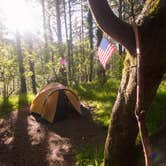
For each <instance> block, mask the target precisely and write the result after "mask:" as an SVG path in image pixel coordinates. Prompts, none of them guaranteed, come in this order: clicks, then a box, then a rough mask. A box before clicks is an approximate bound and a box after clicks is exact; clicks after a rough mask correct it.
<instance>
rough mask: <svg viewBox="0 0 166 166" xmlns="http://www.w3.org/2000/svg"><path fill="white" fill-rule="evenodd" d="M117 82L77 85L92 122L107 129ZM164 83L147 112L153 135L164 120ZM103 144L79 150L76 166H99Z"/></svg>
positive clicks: (165, 95)
mask: <svg viewBox="0 0 166 166" xmlns="http://www.w3.org/2000/svg"><path fill="white" fill-rule="evenodd" d="M118 86H119V81H117V80H110V81H108V82H106V83H105V84H104V85H102V84H100V83H98V82H92V83H86V84H81V85H77V86H76V87H75V89H76V90H77V92H78V94H79V96H80V98H81V99H82V100H85V101H86V102H87V103H88V104H89V105H91V106H92V107H93V108H94V120H96V121H97V122H99V123H100V124H101V125H102V126H104V127H106V128H107V127H108V124H109V121H110V114H111V110H112V107H113V104H114V101H115V99H116V95H117V92H118ZM165 101H166V81H163V82H162V83H161V85H160V87H159V89H158V92H157V96H156V98H155V100H154V102H153V104H152V106H151V108H150V110H149V112H148V116H147V127H148V130H149V132H150V133H153V132H154V131H155V130H156V129H157V128H159V127H160V125H161V124H162V123H164V122H165V119H166V111H165V108H166V102H165ZM103 149H104V143H102V144H101V145H98V146H97V147H96V146H93V145H91V146H88V145H87V147H85V148H80V149H79V150H78V152H77V155H76V161H77V162H76V163H77V165H78V166H84V165H85V166H101V165H102V162H103Z"/></svg>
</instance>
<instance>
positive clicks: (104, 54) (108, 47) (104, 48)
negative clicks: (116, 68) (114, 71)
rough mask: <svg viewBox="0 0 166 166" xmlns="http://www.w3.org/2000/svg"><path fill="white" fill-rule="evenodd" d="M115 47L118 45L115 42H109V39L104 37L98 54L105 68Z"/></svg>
mask: <svg viewBox="0 0 166 166" xmlns="http://www.w3.org/2000/svg"><path fill="white" fill-rule="evenodd" d="M115 49H116V47H115V46H114V45H113V44H111V43H109V41H108V40H107V39H106V38H102V40H101V43H100V46H99V48H98V51H97V55H98V57H99V61H100V63H101V64H102V65H103V67H104V69H105V68H106V64H107V62H108V60H109V58H110V57H111V55H112V53H113V52H114V51H115Z"/></svg>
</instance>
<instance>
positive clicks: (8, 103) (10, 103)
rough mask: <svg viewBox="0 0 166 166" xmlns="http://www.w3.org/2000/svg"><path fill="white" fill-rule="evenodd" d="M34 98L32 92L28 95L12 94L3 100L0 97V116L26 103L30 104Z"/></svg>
mask: <svg viewBox="0 0 166 166" xmlns="http://www.w3.org/2000/svg"><path fill="white" fill-rule="evenodd" d="M33 98H34V95H33V94H28V95H25V94H24V95H20V96H18V95H13V96H11V97H9V98H8V99H5V100H3V98H2V97H0V118H2V117H4V116H6V115H7V114H8V113H10V112H11V111H13V110H18V109H20V108H22V107H25V106H27V105H30V103H31V102H32V100H33Z"/></svg>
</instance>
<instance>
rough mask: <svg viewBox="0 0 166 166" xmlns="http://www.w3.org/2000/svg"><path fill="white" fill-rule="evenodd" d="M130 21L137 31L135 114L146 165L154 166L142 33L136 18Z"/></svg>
mask: <svg viewBox="0 0 166 166" xmlns="http://www.w3.org/2000/svg"><path fill="white" fill-rule="evenodd" d="M130 21H131V24H132V26H133V30H134V33H135V39H136V54H137V98H136V107H135V116H136V119H137V123H138V128H139V133H140V136H141V142H142V146H143V151H144V157H145V164H146V166H152V159H151V146H150V139H149V136H148V131H147V128H146V124H145V122H146V113H147V110H145V109H144V106H143V101H144V92H143V89H144V87H143V77H142V74H141V73H142V72H143V66H142V64H143V63H142V62H143V57H142V52H141V44H140V34H139V30H138V26H137V25H136V23H135V21H134V19H133V18H131V20H130Z"/></svg>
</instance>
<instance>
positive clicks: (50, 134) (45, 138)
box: [0, 108, 105, 166]
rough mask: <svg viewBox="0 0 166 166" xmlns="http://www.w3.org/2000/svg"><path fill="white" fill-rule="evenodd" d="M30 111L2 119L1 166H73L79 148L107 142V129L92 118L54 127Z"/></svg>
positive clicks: (72, 119)
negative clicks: (40, 120)
mask: <svg viewBox="0 0 166 166" xmlns="http://www.w3.org/2000/svg"><path fill="white" fill-rule="evenodd" d="M28 109H29V108H25V109H22V110H20V111H14V112H12V113H10V114H9V116H8V117H6V118H5V119H0V166H72V165H74V156H75V150H76V148H77V147H82V146H84V145H86V144H87V143H88V144H100V143H103V142H104V139H105V138H104V130H103V129H102V128H101V127H100V126H99V125H98V124H95V123H94V122H93V120H92V119H91V117H90V116H89V115H88V116H84V117H81V116H78V115H72V116H71V117H68V118H66V119H65V120H62V121H59V122H56V123H55V124H54V125H51V124H49V123H46V122H45V123H44V122H43V123H39V122H37V121H36V119H35V118H34V117H33V116H32V115H29V112H28Z"/></svg>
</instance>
